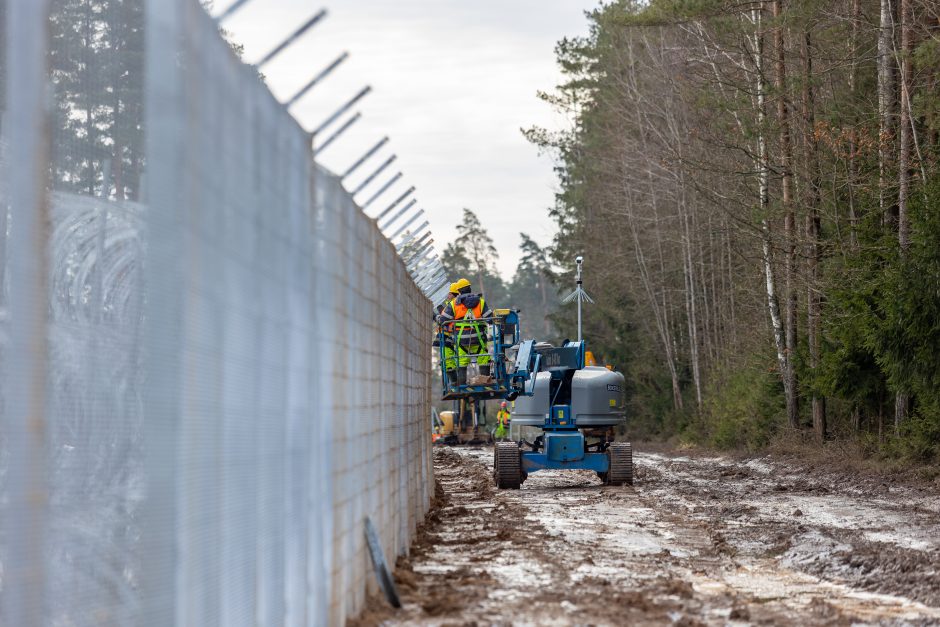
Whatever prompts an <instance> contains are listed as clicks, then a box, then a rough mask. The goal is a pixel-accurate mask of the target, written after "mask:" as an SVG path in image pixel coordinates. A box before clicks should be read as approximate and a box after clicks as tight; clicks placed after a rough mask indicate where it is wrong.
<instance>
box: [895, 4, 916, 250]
mask: <svg viewBox="0 0 940 627" xmlns="http://www.w3.org/2000/svg"><path fill="white" fill-rule="evenodd" d="M911 13H912V9H911V0H901V76H900V79H901V80H900V83H901V85H900V92H901V93H900V99H899V100H900V112H901V116H900V119H899V121H898V136H899V138H900V142H901V144H900V147H899V150H898V244H899V245H900V247H901V254H902V255H904V254H905V253H906V252H907V249H908V247H909V246H910V236H911V223H910V220H909V218H908V213H907V201H908V197H909V195H910V187H911V145H912V143H913V142H912V137H911V106H910V105H911V93H910V88H911V54H913V52H914V47H913V45H912V42H911V21H912V20H913V15H912V14H911Z"/></svg>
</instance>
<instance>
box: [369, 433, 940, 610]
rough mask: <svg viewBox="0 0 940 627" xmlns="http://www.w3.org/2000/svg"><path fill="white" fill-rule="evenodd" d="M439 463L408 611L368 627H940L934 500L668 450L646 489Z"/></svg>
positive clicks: (644, 478)
mask: <svg viewBox="0 0 940 627" xmlns="http://www.w3.org/2000/svg"><path fill="white" fill-rule="evenodd" d="M434 462H435V473H436V477H437V480H438V482H439V485H438V490H437V494H436V498H435V504H434V507H433V509H432V512H431V514H430V515H429V517H428V520H427V521H426V524H425V525H424V526H423V527H422V528H421V529H420V530H419V533H418V537H417V540H416V542H415V544H414V545H413V547H412V551H411V554H410V556H409V558H408V559H405V558H402V559H400V560H399V561H398V564H397V569H396V573H395V576H396V580H397V582H398V585H399V588H400V590H399V591H400V593H401V596H402V600H403V602H404V607H403V608H402V609H401V610H399V611H397V612H396V611H393V610H391V609H389V608H387V607H386V606H385V605H384V603H383V602H382V601H381V600H380V599H377V598H376V599H374V600H373V602H372V603H371V604H370V607H369V609H367V611H366V612H365V613H364V614H363V615H362V616H361V617H360V619H359V620H357V621H355V622H353V623H352V624H359V625H375V624H387V625H401V624H408V625H411V624H419V625H475V624H479V625H488V624H532V625H569V624H598V625H608V624H609V625H624V624H650V625H660V624H662V625H667V624H679V625H699V624H707V625H725V624H742V625H743V624H784V623H794V622H799V623H802V624H805V625H849V624H853V623H855V624H857V623H879V624H905V625H908V624H912V625H920V624H940V607H938V606H940V580H938V577H940V576H938V564H940V553H938V543H940V502H938V500H937V498H936V494H935V493H931V492H930V491H923V490H920V491H918V489H915V488H907V487H898V486H895V487H891V488H889V490H888V491H887V492H885V491H883V490H882V491H881V492H879V491H878V490H875V492H878V493H877V494H876V495H875V496H874V497H869V496H866V494H869V493H871V492H872V489H871V486H865V485H861V484H860V483H859V482H854V483H853V482H852V481H847V480H846V478H845V477H841V478H840V477H839V476H838V475H832V476H825V477H823V478H822V479H821V480H816V481H810V480H808V479H806V478H805V477H804V476H802V475H801V474H800V473H799V472H795V471H793V472H791V471H789V470H787V469H786V468H784V467H781V466H780V465H777V464H774V463H772V462H769V461H766V460H763V461H762V460H752V461H749V462H737V461H733V460H729V459H724V458H702V459H690V458H688V457H680V456H667V455H657V454H645V455H644V454H641V455H638V456H637V479H636V485H635V486H634V487H632V488H631V487H623V488H619V487H606V486H603V485H601V484H600V481H599V480H598V479H597V478H596V477H595V476H594V475H593V473H589V472H583V471H569V472H551V471H546V472H539V473H536V474H533V475H531V476H530V477H529V479H528V480H527V481H526V482H525V484H524V485H523V489H521V490H495V489H494V487H493V481H492V476H491V472H492V471H491V468H492V450H491V449H447V448H444V449H436V450H435V458H434ZM886 495H890V498H885V496H886ZM918 601H920V602H918Z"/></svg>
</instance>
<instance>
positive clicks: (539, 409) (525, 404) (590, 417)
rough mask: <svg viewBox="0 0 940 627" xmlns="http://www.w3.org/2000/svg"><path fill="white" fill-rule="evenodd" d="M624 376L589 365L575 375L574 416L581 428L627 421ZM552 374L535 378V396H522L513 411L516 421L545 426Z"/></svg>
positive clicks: (537, 375) (522, 424) (573, 389)
mask: <svg viewBox="0 0 940 627" xmlns="http://www.w3.org/2000/svg"><path fill="white" fill-rule="evenodd" d="M624 383H625V380H624V377H623V375H622V374H620V373H619V372H613V371H611V370H608V369H607V368H601V367H599V366H587V367H585V368H582V369H581V370H577V371H576V372H575V373H574V377H573V378H572V381H571V415H572V417H573V418H574V421H575V424H576V425H577V426H578V427H580V428H590V427H613V426H616V425H619V424H621V423H623V422H624V421H626V419H627V411H626V404H625V400H624ZM550 385H551V373H548V372H539V373H537V374H536V375H535V386H534V394H533V395H532V396H520V397H519V398H517V399H516V405H515V408H514V409H513V412H512V422H513V424H515V425H520V426H525V427H542V426H544V425H545V420H546V419H547V418H548V415H549V412H550V411H551V407H550V405H549V404H550V403H551V399H550V398H549V388H550Z"/></svg>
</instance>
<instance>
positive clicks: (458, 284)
mask: <svg viewBox="0 0 940 627" xmlns="http://www.w3.org/2000/svg"><path fill="white" fill-rule="evenodd" d="M465 287H470V281H468V280H467V279H460V280H458V281H457V282H456V283H454V284H453V285H451V288H457V291H458V292H459V291H460V290H462V289H464V288H465Z"/></svg>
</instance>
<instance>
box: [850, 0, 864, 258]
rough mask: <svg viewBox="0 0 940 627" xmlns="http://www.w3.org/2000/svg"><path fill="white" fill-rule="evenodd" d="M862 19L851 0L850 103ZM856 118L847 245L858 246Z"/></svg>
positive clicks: (857, 5) (855, 87)
mask: <svg viewBox="0 0 940 627" xmlns="http://www.w3.org/2000/svg"><path fill="white" fill-rule="evenodd" d="M861 19H862V3H861V0H852V40H851V55H852V63H851V65H850V66H849V93H850V94H851V100H852V105H853V106H854V105H855V103H856V102H857V101H858V56H859V55H858V27H859V21H860V20H861ZM857 127H858V120H857V119H853V120H852V129H851V131H850V132H849V185H848V191H849V246H851V247H852V248H853V249H854V248H857V247H858V210H857V209H856V207H855V185H856V183H855V182H856V181H857V180H858V128H857Z"/></svg>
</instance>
